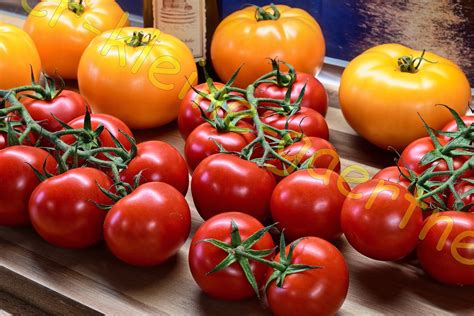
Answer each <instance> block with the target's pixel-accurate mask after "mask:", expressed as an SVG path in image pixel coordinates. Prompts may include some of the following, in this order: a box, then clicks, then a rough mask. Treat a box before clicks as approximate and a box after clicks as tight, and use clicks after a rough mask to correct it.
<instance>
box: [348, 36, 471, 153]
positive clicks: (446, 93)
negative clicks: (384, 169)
mask: <svg viewBox="0 0 474 316" xmlns="http://www.w3.org/2000/svg"><path fill="white" fill-rule="evenodd" d="M470 99H471V89H470V87H469V82H468V80H467V78H466V76H465V75H464V73H463V72H462V70H461V69H460V68H459V67H458V66H456V65H455V64H454V63H453V62H451V61H449V60H447V59H445V58H442V57H440V56H438V55H435V54H433V53H430V52H426V53H424V54H423V52H421V51H416V50H412V49H410V48H408V47H405V46H402V45H398V44H385V45H380V46H376V47H373V48H371V49H369V50H367V51H365V52H364V53H362V54H361V55H359V56H357V57H356V58H355V59H354V60H352V61H351V62H350V63H349V65H348V66H347V67H346V69H345V70H344V73H343V74H342V78H341V85H340V87H339V102H340V104H341V109H342V113H343V114H344V117H345V118H346V120H347V122H348V123H349V124H350V125H351V126H352V128H354V130H356V131H357V132H358V133H359V134H360V135H361V136H362V137H364V138H365V139H367V140H368V141H370V142H371V143H373V144H375V145H377V146H379V147H381V148H383V149H387V147H388V146H392V147H394V148H396V149H397V150H402V149H403V148H404V147H405V146H407V145H408V144H409V143H411V142H412V141H413V140H415V139H417V138H421V137H424V136H426V135H427V131H426V129H425V128H424V127H423V123H422V121H421V120H420V117H419V116H418V114H419V115H421V116H422V117H423V119H424V120H425V121H426V122H427V123H428V125H429V126H431V127H432V128H434V129H441V128H442V127H443V126H444V125H445V124H446V123H448V122H449V121H450V120H451V118H452V116H451V115H450V114H449V111H448V110H447V109H446V108H445V107H443V106H439V105H438V106H437V104H446V105H449V106H450V107H451V108H453V109H455V110H456V111H457V112H458V113H459V114H460V115H464V114H465V113H466V110H467V107H468V103H469V101H470Z"/></svg>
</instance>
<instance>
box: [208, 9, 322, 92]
mask: <svg viewBox="0 0 474 316" xmlns="http://www.w3.org/2000/svg"><path fill="white" fill-rule="evenodd" d="M324 54H325V43H324V37H323V33H322V32H321V28H320V27H319V24H318V23H317V22H316V21H315V20H314V19H313V17H312V16H311V15H310V14H308V13H307V12H306V11H304V10H301V9H296V8H291V7H288V6H285V5H271V6H265V7H262V8H260V7H255V6H249V7H247V8H245V9H242V10H239V11H236V12H234V13H232V14H231V15H229V16H228V17H226V18H225V19H224V20H223V21H222V22H221V23H220V24H219V26H218V27H217V29H216V31H215V33H214V36H213V38H212V43H211V59H212V64H213V66H214V69H215V70H216V72H217V74H218V75H219V77H220V78H221V79H222V80H223V81H228V80H229V79H230V77H231V76H232V74H233V73H234V72H235V71H236V70H237V68H238V67H240V66H243V67H242V69H241V70H240V72H239V75H238V76H237V79H236V81H235V84H236V85H237V86H239V87H242V88H244V87H247V85H249V84H250V83H252V82H253V81H255V80H256V79H257V78H259V77H260V76H261V75H263V74H265V73H267V72H269V71H270V70H271V67H270V65H269V61H268V58H278V59H279V60H282V61H285V62H288V63H290V64H291V65H293V66H294V67H295V69H296V71H298V72H304V73H308V74H314V75H316V74H317V73H318V72H319V70H321V67H322V65H323V59H324Z"/></svg>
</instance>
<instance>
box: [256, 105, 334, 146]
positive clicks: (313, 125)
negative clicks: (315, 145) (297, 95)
mask: <svg viewBox="0 0 474 316" xmlns="http://www.w3.org/2000/svg"><path fill="white" fill-rule="evenodd" d="M261 118H262V122H263V123H265V124H268V125H270V126H273V127H275V128H278V129H280V130H281V129H289V130H292V131H295V132H297V133H303V134H304V135H306V136H308V137H319V138H323V139H325V140H328V139H329V127H328V124H327V123H326V120H325V119H324V117H323V116H322V115H321V114H319V113H318V112H316V111H315V110H313V109H310V108H301V109H300V110H299V111H298V112H296V114H295V115H293V116H291V117H290V118H289V119H288V116H286V115H281V114H277V113H274V112H273V111H266V112H265V113H263V115H262V116H261ZM287 122H288V127H287V128H286V124H287Z"/></svg>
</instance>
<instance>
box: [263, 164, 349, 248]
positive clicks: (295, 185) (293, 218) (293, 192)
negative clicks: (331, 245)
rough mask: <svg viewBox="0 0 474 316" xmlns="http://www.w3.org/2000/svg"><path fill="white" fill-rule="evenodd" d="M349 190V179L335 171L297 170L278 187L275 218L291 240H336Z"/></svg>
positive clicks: (274, 202)
mask: <svg viewBox="0 0 474 316" xmlns="http://www.w3.org/2000/svg"><path fill="white" fill-rule="evenodd" d="M349 192H350V187H349V185H348V184H347V182H346V181H344V179H343V178H342V177H341V176H340V175H339V174H337V173H336V172H334V171H331V170H328V169H307V170H298V171H296V172H295V173H293V174H291V175H289V176H288V177H286V178H284V179H283V180H282V181H280V182H279V183H278V184H277V186H276V187H275V190H274V191H273V194H272V199H271V204H270V208H271V214H272V218H273V220H274V221H275V222H277V223H278V224H277V225H278V228H280V230H283V231H284V233H285V237H286V238H287V239H288V240H295V239H298V238H301V237H307V236H315V237H319V238H323V239H326V240H334V239H336V238H338V237H339V236H340V235H341V234H342V229H341V208H342V204H343V203H344V200H345V198H346V195H347V194H348V193H349Z"/></svg>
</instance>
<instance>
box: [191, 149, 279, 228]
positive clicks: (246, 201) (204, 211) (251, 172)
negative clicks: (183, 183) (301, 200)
mask: <svg viewBox="0 0 474 316" xmlns="http://www.w3.org/2000/svg"><path fill="white" fill-rule="evenodd" d="M275 184H276V182H275V178H274V177H273V176H272V174H271V173H270V172H268V171H267V170H266V169H265V168H263V167H259V166H257V165H256V164H255V163H253V162H250V161H247V160H243V159H241V158H239V157H236V156H233V155H229V154H216V155H212V156H210V157H207V158H206V159H204V160H203V161H201V163H200V164H199V165H198V166H197V167H196V169H195V170H194V173H193V177H192V179H191V191H192V194H193V199H194V204H195V205H196V209H197V211H198V212H199V215H201V217H202V218H203V219H205V220H206V219H208V218H210V217H212V216H214V215H217V214H220V213H223V212H228V211H235V212H243V213H246V214H250V215H252V216H254V217H255V218H257V219H258V220H260V221H263V220H265V219H266V218H267V217H268V215H269V214H270V197H271V195H272V192H273V189H274V187H275Z"/></svg>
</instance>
